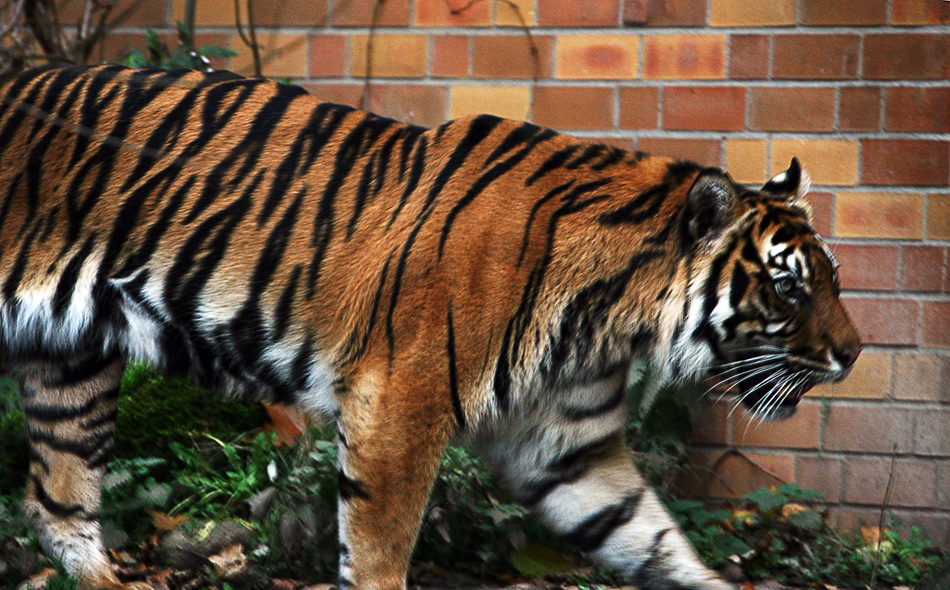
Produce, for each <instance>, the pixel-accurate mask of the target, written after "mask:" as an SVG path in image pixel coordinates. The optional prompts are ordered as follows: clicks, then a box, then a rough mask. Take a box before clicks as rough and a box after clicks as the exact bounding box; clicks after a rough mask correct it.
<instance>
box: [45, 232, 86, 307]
mask: <svg viewBox="0 0 950 590" xmlns="http://www.w3.org/2000/svg"><path fill="white" fill-rule="evenodd" d="M95 243H96V233H95V232H93V233H92V234H90V235H89V237H88V238H86V241H85V243H83V245H82V248H80V249H79V252H77V253H76V255H75V256H73V257H72V258H70V259H69V263H68V264H66V268H65V269H63V274H62V275H60V278H59V282H58V283H57V284H56V292H55V293H53V301H52V308H53V317H54V318H56V319H61V318H62V317H63V315H65V313H66V309H67V308H68V307H69V303H70V302H71V301H72V298H73V294H74V293H75V292H76V286H77V285H78V283H79V273H80V272H81V271H82V267H83V266H84V265H85V263H86V259H87V258H89V255H90V254H92V247H93V246H94V245H95Z"/></svg>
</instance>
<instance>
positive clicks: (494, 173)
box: [439, 124, 555, 258]
mask: <svg viewBox="0 0 950 590" xmlns="http://www.w3.org/2000/svg"><path fill="white" fill-rule="evenodd" d="M525 125H527V124H525ZM520 129H522V127H519V130H520ZM529 130H531V131H535V132H538V131H540V133H537V134H536V135H533V136H530V135H529V136H525V135H524V133H522V134H518V136H517V138H518V139H519V140H520V142H521V143H526V145H525V146H524V147H523V148H521V150H519V151H518V152H517V153H516V154H514V155H513V156H511V157H510V158H508V159H507V160H505V161H504V162H501V163H499V164H496V165H495V166H493V167H492V169H491V170H489V171H488V172H487V173H485V174H483V175H481V176H480V177H479V178H478V180H476V181H475V183H474V184H473V185H472V186H471V187H470V188H469V189H468V191H467V192H466V193H465V196H464V197H462V198H461V199H459V200H458V201H457V202H456V203H455V205H454V206H453V207H452V210H451V211H449V214H448V216H446V219H445V224H444V225H443V226H442V234H441V236H440V237H439V258H441V257H442V254H443V253H444V251H445V242H446V240H448V239H449V232H451V230H452V223H454V221H455V218H456V217H457V216H458V214H459V213H461V211H462V209H464V208H465V207H467V206H468V205H469V204H471V202H472V201H474V200H475V197H477V196H478V195H479V194H480V193H481V192H482V191H483V190H485V188H486V187H487V186H488V185H489V184H491V183H492V181H494V180H495V179H497V178H499V177H501V176H502V175H503V174H505V173H506V172H508V171H510V170H511V169H512V168H514V167H515V166H517V165H518V164H519V163H520V162H521V161H522V160H524V159H525V157H526V156H527V155H528V154H529V153H530V152H531V151H532V150H533V149H534V148H535V146H537V145H538V144H539V143H541V142H543V141H547V140H548V139H550V138H551V137H553V136H554V135H555V133H554V131H551V130H550V129H543V130H542V129H541V128H540V127H537V126H535V125H531V126H530V129H529ZM515 135H516V134H515V133H512V134H511V135H509V136H508V138H506V140H505V141H506V142H508V141H509V140H510V139H511V138H512V136H515ZM515 145H517V144H515ZM515 145H511V146H510V147H509V149H513V148H514V147H515ZM495 151H496V152H497V151H498V150H497V149H496V150H495ZM492 156H495V154H492ZM492 159H493V158H489V161H490V160H492ZM486 164H487V162H486Z"/></svg>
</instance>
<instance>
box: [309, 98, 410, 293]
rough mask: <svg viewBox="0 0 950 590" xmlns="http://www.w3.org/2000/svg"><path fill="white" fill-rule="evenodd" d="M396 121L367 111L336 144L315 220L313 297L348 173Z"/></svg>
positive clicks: (311, 288) (310, 281) (311, 284)
mask: <svg viewBox="0 0 950 590" xmlns="http://www.w3.org/2000/svg"><path fill="white" fill-rule="evenodd" d="M395 124H396V122H395V121H393V120H392V119H385V118H383V117H377V116H376V115H370V114H366V115H365V116H364V118H363V120H362V121H360V122H359V123H357V124H356V126H355V127H353V129H352V130H351V131H350V132H349V133H348V134H347V135H346V137H345V138H344V139H343V141H342V142H341V144H340V147H339V148H337V152H336V159H335V161H334V165H333V172H332V173H331V174H330V178H329V179H328V180H327V184H326V186H325V187H324V189H323V194H322V195H321V196H320V205H319V208H318V211H317V215H316V217H315V218H314V221H313V239H312V245H313V257H312V260H311V262H310V268H309V269H308V277H307V297H308V298H312V297H313V296H314V295H315V294H316V288H317V282H318V281H319V280H320V272H321V269H322V266H323V259H324V256H326V251H327V248H328V247H329V244H330V240H331V238H332V236H333V227H334V223H333V221H334V219H333V218H334V205H335V202H336V197H337V193H338V192H339V191H340V188H341V187H342V186H343V183H344V182H345V181H346V178H347V176H349V173H350V171H351V170H352V169H353V167H354V166H355V165H356V164H357V162H358V160H359V157H360V154H361V153H362V152H363V150H365V149H366V148H367V147H368V146H371V145H373V143H375V141H376V139H377V138H378V137H379V136H380V135H381V134H382V133H384V132H385V131H386V130H387V129H389V128H390V127H392V126H393V125H395Z"/></svg>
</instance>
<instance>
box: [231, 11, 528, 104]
mask: <svg viewBox="0 0 950 590" xmlns="http://www.w3.org/2000/svg"><path fill="white" fill-rule="evenodd" d="M235 1H236V0H235ZM442 1H443V2H444V3H445V7H446V8H447V9H448V10H449V14H451V15H452V16H457V15H459V14H462V13H463V12H465V11H466V10H469V9H470V8H471V7H472V6H475V5H476V4H478V3H479V2H484V1H485V0H468V1H467V2H466V3H465V4H463V5H462V6H459V7H457V8H456V7H453V6H452V3H451V0H442ZM499 1H501V2H504V3H505V4H507V5H508V6H509V7H510V8H511V9H512V10H513V11H514V12H515V16H517V17H518V23H519V24H520V26H521V30H522V31H523V32H524V34H525V37H527V38H528V52H529V53H530V54H531V63H532V72H531V74H532V75H531V80H532V82H534V83H537V82H538V79H539V78H540V77H541V52H540V51H539V50H538V45H537V43H535V41H534V37H533V36H532V35H531V28H530V27H529V26H528V23H527V21H525V19H524V15H523V14H522V13H521V7H519V6H518V5H517V4H515V3H514V1H513V0H499ZM385 4H386V0H376V2H375V3H374V4H373V15H372V17H371V19H370V23H369V37H368V39H367V40H366V67H365V68H364V70H363V91H362V92H361V93H360V100H359V103H358V105H357V107H358V108H359V109H361V110H363V109H366V108H367V107H368V106H369V101H370V93H371V91H372V86H371V82H372V79H373V47H374V45H375V43H374V41H375V39H376V27H377V25H378V23H379V17H380V14H381V13H382V11H383V6H384V5H385Z"/></svg>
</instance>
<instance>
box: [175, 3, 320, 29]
mask: <svg viewBox="0 0 950 590" xmlns="http://www.w3.org/2000/svg"><path fill="white" fill-rule="evenodd" d="M156 4H157V3H156ZM201 4H202V3H201V2H198V6H201ZM231 4H232V5H233V2H232V3H231ZM253 8H254V24H255V25H258V26H262V27H279V26H298V27H299V26H307V25H309V26H322V25H325V24H326V23H327V2H326V0H317V1H315V2H314V1H312V0H254V4H253ZM232 10H233V9H232ZM243 22H245V23H246V22H247V19H246V18H245V19H243ZM233 23H234V21H231V22H230V23H228V24H232V25H233Z"/></svg>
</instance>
